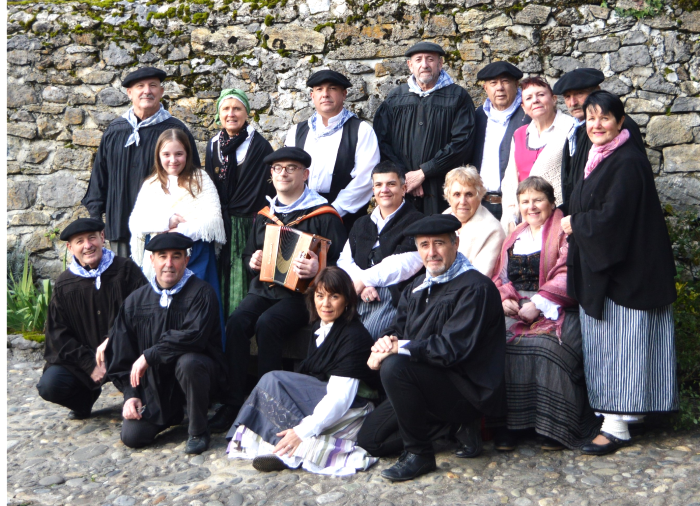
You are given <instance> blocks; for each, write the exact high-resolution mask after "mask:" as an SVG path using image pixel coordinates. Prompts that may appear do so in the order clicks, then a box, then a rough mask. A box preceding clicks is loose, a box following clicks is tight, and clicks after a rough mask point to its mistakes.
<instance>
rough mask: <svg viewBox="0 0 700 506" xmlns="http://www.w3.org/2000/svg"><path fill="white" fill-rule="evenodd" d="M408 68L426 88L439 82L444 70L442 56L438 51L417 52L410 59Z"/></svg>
mask: <svg viewBox="0 0 700 506" xmlns="http://www.w3.org/2000/svg"><path fill="white" fill-rule="evenodd" d="M407 63H408V69H409V70H410V71H411V74H413V76H414V77H415V78H416V81H418V83H419V84H420V85H422V86H421V88H424V89H430V88H432V87H433V86H435V83H437V80H438V77H440V71H441V70H442V58H441V57H440V55H439V54H437V53H416V54H413V55H411V57H410V58H409V59H408V62H407Z"/></svg>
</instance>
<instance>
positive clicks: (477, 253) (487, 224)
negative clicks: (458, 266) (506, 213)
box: [443, 204, 506, 277]
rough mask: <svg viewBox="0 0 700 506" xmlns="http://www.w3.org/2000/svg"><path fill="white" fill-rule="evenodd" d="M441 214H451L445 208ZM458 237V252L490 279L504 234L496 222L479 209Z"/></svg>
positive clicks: (463, 226) (464, 225)
mask: <svg viewBox="0 0 700 506" xmlns="http://www.w3.org/2000/svg"><path fill="white" fill-rule="evenodd" d="M443 214H452V215H454V213H453V212H452V209H450V208H447V209H446V210H445V211H444V213H443ZM457 235H459V252H460V253H462V254H463V255H464V256H465V257H467V258H468V259H469V261H470V262H471V263H472V265H473V266H474V267H476V270H478V271H479V272H480V273H482V274H484V275H485V276H488V277H491V274H492V273H491V271H492V270H493V266H494V265H496V260H497V259H498V255H500V254H501V246H502V245H503V241H505V239H506V234H505V233H504V232H503V228H501V224H500V223H498V220H497V219H496V218H494V217H493V215H492V214H491V213H490V212H489V211H488V209H486V208H485V207H484V206H482V205H481V204H479V208H478V209H477V210H476V212H475V213H474V216H472V217H471V219H470V220H469V221H468V222H466V223H463V224H462V228H460V229H459V231H458V232H457Z"/></svg>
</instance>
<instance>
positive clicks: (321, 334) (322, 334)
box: [314, 322, 334, 348]
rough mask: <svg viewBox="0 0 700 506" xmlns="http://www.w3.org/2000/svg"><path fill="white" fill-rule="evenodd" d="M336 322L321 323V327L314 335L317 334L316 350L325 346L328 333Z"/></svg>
mask: <svg viewBox="0 0 700 506" xmlns="http://www.w3.org/2000/svg"><path fill="white" fill-rule="evenodd" d="M333 323H334V322H330V323H323V322H321V326H320V327H319V328H318V330H317V331H316V332H314V334H316V348H318V347H319V346H321V345H322V344H323V341H325V340H326V337H328V333H329V332H330V331H331V328H332V327H333Z"/></svg>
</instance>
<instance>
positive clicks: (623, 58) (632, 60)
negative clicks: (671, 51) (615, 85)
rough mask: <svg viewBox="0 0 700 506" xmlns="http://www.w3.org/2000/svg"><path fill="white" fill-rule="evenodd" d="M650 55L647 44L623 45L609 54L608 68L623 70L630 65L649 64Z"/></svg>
mask: <svg viewBox="0 0 700 506" xmlns="http://www.w3.org/2000/svg"><path fill="white" fill-rule="evenodd" d="M649 63H651V56H649V48H648V47H647V46H641V45H640V46H625V47H623V48H621V49H620V50H619V51H618V52H617V53H613V54H611V55H610V70H612V71H613V72H624V71H625V70H627V69H628V68H630V67H638V66H644V65H649Z"/></svg>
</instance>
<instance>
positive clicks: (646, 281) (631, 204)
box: [566, 139, 676, 320]
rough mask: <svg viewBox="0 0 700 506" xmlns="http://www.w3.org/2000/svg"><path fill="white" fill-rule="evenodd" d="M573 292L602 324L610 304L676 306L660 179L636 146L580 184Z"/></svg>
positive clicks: (627, 146) (572, 245)
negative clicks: (658, 190)
mask: <svg viewBox="0 0 700 506" xmlns="http://www.w3.org/2000/svg"><path fill="white" fill-rule="evenodd" d="M569 210H570V212H571V228H572V229H573V234H572V235H570V236H569V255H568V257H567V261H566V264H567V267H568V269H567V272H568V276H567V292H568V294H569V296H570V297H573V298H575V299H576V300H578V301H579V304H581V306H582V307H583V309H584V310H585V311H586V314H588V315H590V316H592V317H594V318H597V319H599V320H600V319H602V317H603V303H604V300H605V297H609V298H610V299H611V300H612V301H613V302H615V303H616V304H619V305H621V306H624V307H628V308H632V309H641V310H647V309H653V308H657V307H662V306H665V305H667V304H671V303H672V302H673V301H674V300H676V286H675V283H674V276H675V274H676V268H675V263H674V260H673V251H672V250H671V240H670V239H669V236H668V229H667V228H666V222H665V221H664V217H663V213H662V210H661V203H660V202H659V195H658V194H657V193H656V186H655V185H654V175H653V173H652V170H651V164H650V163H649V160H648V159H647V157H646V155H645V154H643V153H642V152H641V151H640V150H639V148H638V147H637V146H636V145H635V143H634V142H633V141H632V139H630V140H628V141H627V142H626V143H624V144H623V145H622V146H620V147H619V148H618V149H617V150H616V151H615V152H614V153H612V154H611V155H610V156H609V157H608V158H606V159H604V160H603V161H602V162H600V164H599V165H598V167H596V168H595V169H594V170H593V172H592V173H591V175H590V176H588V178H587V179H582V180H580V181H579V182H578V184H577V185H576V187H575V188H574V191H573V193H572V194H571V202H570V203H569Z"/></svg>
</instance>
